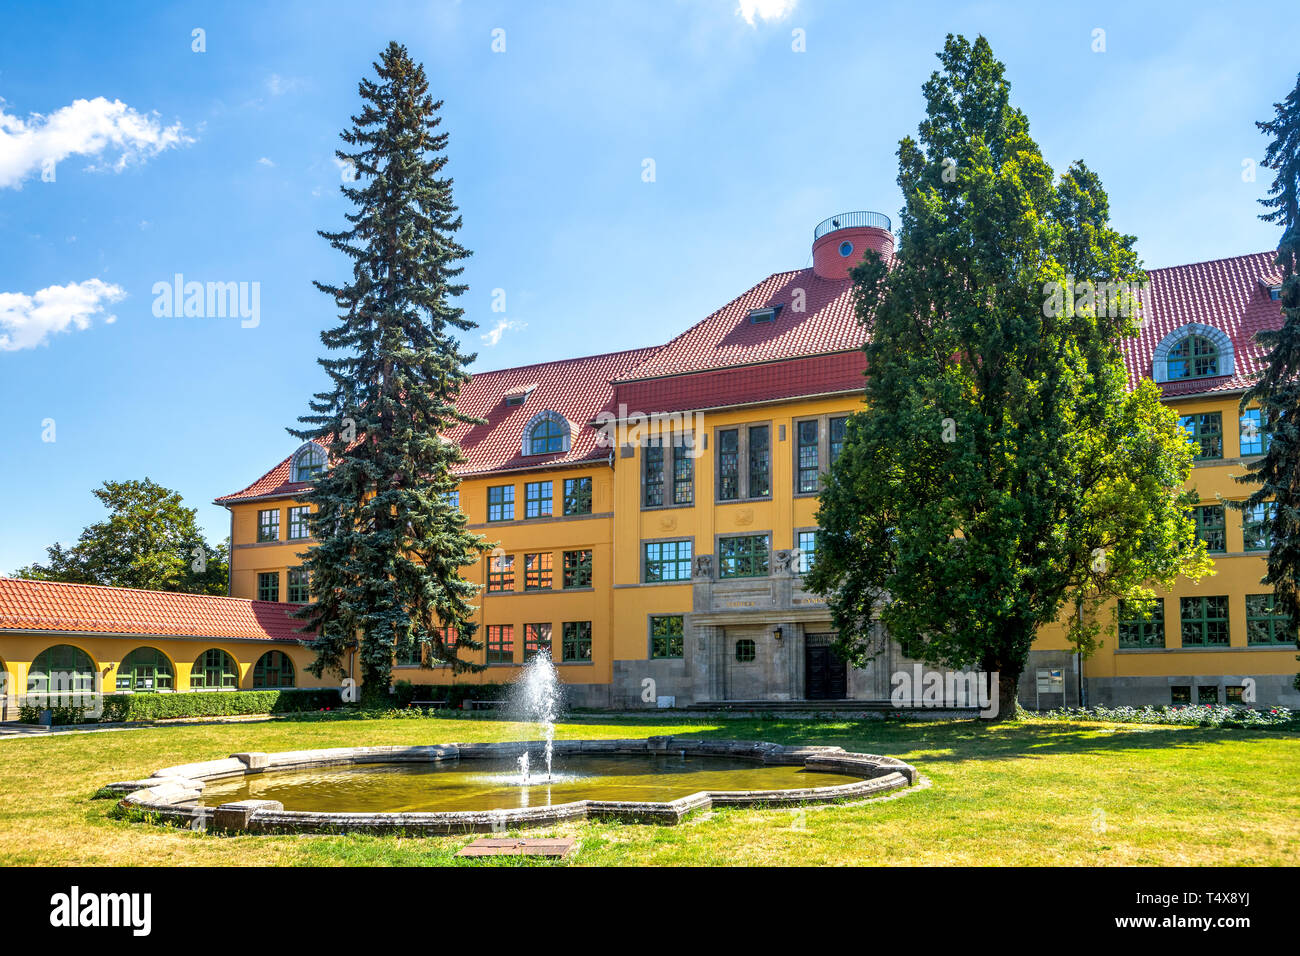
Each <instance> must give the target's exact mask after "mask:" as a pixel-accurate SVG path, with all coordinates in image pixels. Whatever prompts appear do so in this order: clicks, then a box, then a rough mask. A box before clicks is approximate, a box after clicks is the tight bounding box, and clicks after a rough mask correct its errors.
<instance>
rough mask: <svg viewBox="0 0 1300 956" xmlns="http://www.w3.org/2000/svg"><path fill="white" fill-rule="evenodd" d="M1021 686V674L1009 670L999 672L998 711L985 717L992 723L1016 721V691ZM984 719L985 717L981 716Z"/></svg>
mask: <svg viewBox="0 0 1300 956" xmlns="http://www.w3.org/2000/svg"><path fill="white" fill-rule="evenodd" d="M1019 684H1020V674H1018V673H1013V672H1012V671H1009V670H1005V669H1003V670H1000V671H999V672H998V710H997V713H995V714H991V715H989V716H988V717H985V718H984V719H985V720H988V721H989V722H990V723H997V722H998V721H1002V720H1014V719H1015V716H1016V689H1017V687H1018V686H1019ZM980 716H981V717H983V715H982V714H981V715H980Z"/></svg>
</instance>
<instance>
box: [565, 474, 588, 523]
mask: <svg viewBox="0 0 1300 956" xmlns="http://www.w3.org/2000/svg"><path fill="white" fill-rule="evenodd" d="M564 513H565V514H566V515H589V514H591V479H590V478H565V479H564Z"/></svg>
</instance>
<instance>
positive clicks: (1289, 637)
mask: <svg viewBox="0 0 1300 956" xmlns="http://www.w3.org/2000/svg"><path fill="white" fill-rule="evenodd" d="M1246 643H1247V644H1273V645H1278V644H1287V645H1290V644H1294V643H1295V635H1294V634H1292V633H1291V622H1290V621H1289V620H1287V616H1286V614H1285V613H1282V612H1280V611H1278V610H1277V609H1276V608H1275V607H1274V605H1273V595H1272V594H1271V593H1269V594H1247V595H1246Z"/></svg>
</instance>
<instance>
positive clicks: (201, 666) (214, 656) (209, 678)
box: [190, 647, 239, 690]
mask: <svg viewBox="0 0 1300 956" xmlns="http://www.w3.org/2000/svg"><path fill="white" fill-rule="evenodd" d="M238 686H239V667H238V666H236V664H235V660H234V658H232V657H231V656H230V655H229V654H227V653H226V652H225V651H223V650H219V649H217V648H215V647H214V648H212V650H210V651H204V652H203V653H202V654H200V655H199V657H198V660H196V661H195V662H194V668H193V669H192V670H191V671H190V689H191V690H218V689H220V688H222V687H238Z"/></svg>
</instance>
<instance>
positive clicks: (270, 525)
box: [257, 508, 280, 541]
mask: <svg viewBox="0 0 1300 956" xmlns="http://www.w3.org/2000/svg"><path fill="white" fill-rule="evenodd" d="M257 540H258V541H279V540H280V509H279V508H272V509H271V510H269V511H259V512H258V513H257Z"/></svg>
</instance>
